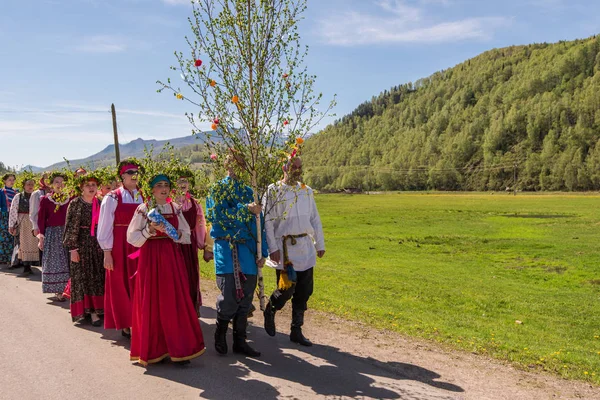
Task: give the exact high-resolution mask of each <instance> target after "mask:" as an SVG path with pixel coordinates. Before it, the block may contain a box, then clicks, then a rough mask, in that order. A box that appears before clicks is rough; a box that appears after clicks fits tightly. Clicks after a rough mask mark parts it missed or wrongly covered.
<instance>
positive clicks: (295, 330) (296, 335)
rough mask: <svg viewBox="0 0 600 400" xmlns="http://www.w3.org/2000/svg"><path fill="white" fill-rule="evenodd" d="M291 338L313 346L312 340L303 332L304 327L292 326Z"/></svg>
mask: <svg viewBox="0 0 600 400" xmlns="http://www.w3.org/2000/svg"><path fill="white" fill-rule="evenodd" d="M290 340H291V341H292V342H294V343H298V344H300V345H302V346H307V347H310V346H312V342H311V341H310V340H308V339H307V338H305V337H304V335H303V334H302V328H300V327H299V326H294V327H292V332H290Z"/></svg>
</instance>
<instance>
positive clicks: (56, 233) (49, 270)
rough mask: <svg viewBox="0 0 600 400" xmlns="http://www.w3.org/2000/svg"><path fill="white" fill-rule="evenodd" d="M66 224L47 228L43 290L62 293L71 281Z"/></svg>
mask: <svg viewBox="0 0 600 400" xmlns="http://www.w3.org/2000/svg"><path fill="white" fill-rule="evenodd" d="M64 230H65V227H64V226H51V227H49V228H46V232H45V236H46V238H45V239H44V255H43V257H42V292H44V293H62V292H63V291H64V290H65V286H67V282H68V281H69V251H68V250H67V249H66V248H65V247H64V246H63V232H64Z"/></svg>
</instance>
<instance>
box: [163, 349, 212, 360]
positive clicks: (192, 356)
mask: <svg viewBox="0 0 600 400" xmlns="http://www.w3.org/2000/svg"><path fill="white" fill-rule="evenodd" d="M205 351H206V347H205V348H203V349H202V350H200V351H199V352H197V353H196V354H192V355H191V356H187V357H171V361H187V360H191V359H193V358H196V357H199V356H201V355H202V354H204V352H205Z"/></svg>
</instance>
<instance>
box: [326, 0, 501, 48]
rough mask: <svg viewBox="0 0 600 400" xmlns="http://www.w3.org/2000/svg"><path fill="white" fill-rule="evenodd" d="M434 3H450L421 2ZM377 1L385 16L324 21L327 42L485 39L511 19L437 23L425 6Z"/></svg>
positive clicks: (352, 15)
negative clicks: (426, 11) (427, 13)
mask: <svg viewBox="0 0 600 400" xmlns="http://www.w3.org/2000/svg"><path fill="white" fill-rule="evenodd" d="M434 2H435V3H436V4H444V5H447V3H446V2H444V1H443V0H420V3H421V4H425V3H434ZM375 4H376V5H378V6H379V8H380V9H381V10H382V11H385V15H381V13H380V14H365V13H363V12H357V11H347V12H345V13H344V14H343V15H341V16H340V17H339V18H328V19H323V20H321V21H320V34H321V37H322V38H323V40H324V41H325V43H328V44H332V45H339V46H354V45H368V44H389V43H444V42H453V41H460V40H485V39H489V38H491V36H492V34H493V32H494V30H496V29H497V28H499V27H501V26H506V25H508V24H510V21H511V20H510V19H507V18H504V17H478V18H465V19H461V20H457V21H442V22H433V21H432V19H431V18H430V17H429V16H428V15H426V13H425V9H424V8H423V7H421V8H419V7H415V6H409V5H406V3H405V2H404V1H401V0H381V1H378V2H376V3H375Z"/></svg>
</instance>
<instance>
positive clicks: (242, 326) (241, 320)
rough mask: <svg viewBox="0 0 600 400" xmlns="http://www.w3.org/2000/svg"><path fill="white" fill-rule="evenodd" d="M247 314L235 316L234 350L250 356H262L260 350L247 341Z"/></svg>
mask: <svg viewBox="0 0 600 400" xmlns="http://www.w3.org/2000/svg"><path fill="white" fill-rule="evenodd" d="M247 325H248V316H247V315H243V316H242V315H236V316H235V317H234V318H233V352H234V353H238V354H244V355H247V356H248V357H260V351H256V350H254V349H253V348H252V347H250V345H249V344H248V343H247V342H246V327H247Z"/></svg>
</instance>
